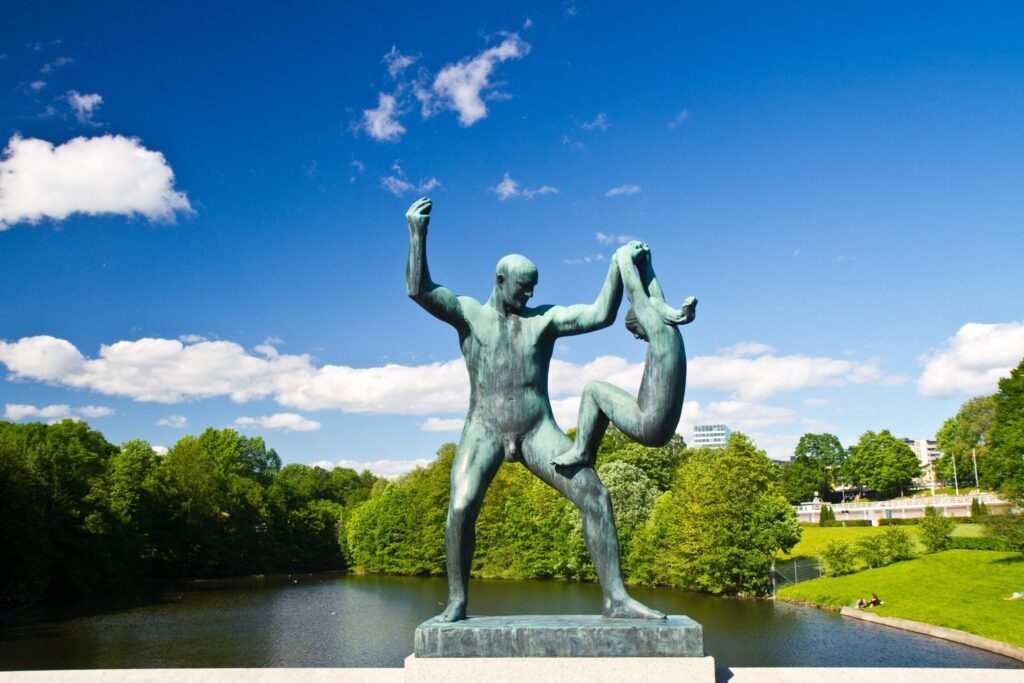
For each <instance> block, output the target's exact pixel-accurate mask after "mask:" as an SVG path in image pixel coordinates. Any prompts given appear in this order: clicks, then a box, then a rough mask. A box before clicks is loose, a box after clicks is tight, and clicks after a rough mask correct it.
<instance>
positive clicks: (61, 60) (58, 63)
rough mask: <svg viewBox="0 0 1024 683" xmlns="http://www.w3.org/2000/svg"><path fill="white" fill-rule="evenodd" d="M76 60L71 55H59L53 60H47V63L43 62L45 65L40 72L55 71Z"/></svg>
mask: <svg viewBox="0 0 1024 683" xmlns="http://www.w3.org/2000/svg"><path fill="white" fill-rule="evenodd" d="M74 62H75V60H74V59H72V58H71V57H57V59H55V60H53V61H52V62H47V63H46V64H43V66H42V67H40V69H39V73H41V74H48V73H53V71H54V70H55V69H59V68H61V67H63V66H67V65H68V64H74Z"/></svg>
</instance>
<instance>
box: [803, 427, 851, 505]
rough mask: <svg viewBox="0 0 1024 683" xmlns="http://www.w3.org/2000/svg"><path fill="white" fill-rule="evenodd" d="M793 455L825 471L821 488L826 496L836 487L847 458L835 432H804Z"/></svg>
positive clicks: (822, 493)
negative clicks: (838, 476)
mask: <svg viewBox="0 0 1024 683" xmlns="http://www.w3.org/2000/svg"><path fill="white" fill-rule="evenodd" d="M793 457H794V459H796V458H806V459H808V460H810V461H811V462H814V463H815V464H816V465H817V466H818V467H819V468H820V469H821V470H823V471H824V473H825V479H824V481H822V488H821V489H820V490H821V495H822V497H824V495H825V494H826V493H827V492H830V491H833V490H834V489H835V488H836V477H837V475H838V472H839V469H840V468H841V466H842V464H843V461H844V460H846V450H845V449H843V445H842V444H841V443H839V438H838V437H836V435H834V434H827V433H826V434H804V435H803V436H802V437H800V442H799V443H797V445H796V450H795V451H793Z"/></svg>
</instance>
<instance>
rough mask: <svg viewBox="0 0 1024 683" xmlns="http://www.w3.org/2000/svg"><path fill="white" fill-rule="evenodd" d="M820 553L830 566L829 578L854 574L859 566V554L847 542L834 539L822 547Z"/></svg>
mask: <svg viewBox="0 0 1024 683" xmlns="http://www.w3.org/2000/svg"><path fill="white" fill-rule="evenodd" d="M819 552H820V553H821V559H823V560H825V564H826V565H827V566H828V573H829V576H842V575H843V574H852V573H853V571H854V568H855V567H856V565H857V554H856V553H855V552H854V550H853V548H852V547H851V546H850V544H849V543H847V542H846V541H841V540H839V539H837V538H834V539H832V540H830V541H829V542H828V543H826V544H825V545H824V546H822V548H821V550H820V551H819Z"/></svg>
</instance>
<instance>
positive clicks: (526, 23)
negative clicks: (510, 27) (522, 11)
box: [523, 17, 533, 28]
mask: <svg viewBox="0 0 1024 683" xmlns="http://www.w3.org/2000/svg"><path fill="white" fill-rule="evenodd" d="M531 26H533V19H531V18H530V17H526V21H524V22H523V28H530V27H531Z"/></svg>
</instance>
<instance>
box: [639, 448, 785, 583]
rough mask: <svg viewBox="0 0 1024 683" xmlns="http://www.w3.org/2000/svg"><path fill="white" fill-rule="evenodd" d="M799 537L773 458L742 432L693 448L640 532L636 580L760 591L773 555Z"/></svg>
mask: <svg viewBox="0 0 1024 683" xmlns="http://www.w3.org/2000/svg"><path fill="white" fill-rule="evenodd" d="M799 538H800V527H799V525H798V524H797V522H796V514H795V513H794V511H793V508H792V507H791V506H790V505H789V504H788V503H787V502H786V499H785V497H784V496H783V494H782V493H781V491H780V489H779V486H778V482H777V481H776V475H775V469H774V467H773V465H772V462H771V461H770V460H769V459H768V458H767V457H766V456H765V454H764V451H760V450H758V449H757V448H756V447H755V446H754V444H753V443H752V442H751V441H750V440H749V439H748V438H747V437H746V436H745V435H743V434H741V433H739V432H734V433H733V434H732V436H731V437H730V439H729V443H728V445H727V446H726V447H725V448H701V449H697V450H692V451H689V453H688V454H687V457H686V458H685V460H684V462H683V465H682V466H681V467H680V469H679V474H678V478H677V480H676V482H675V484H674V486H673V489H672V490H671V491H670V492H669V493H667V494H665V495H664V496H662V497H661V498H659V499H658V501H657V503H656V504H655V506H654V511H653V513H652V515H651V519H650V520H649V522H648V523H647V524H646V525H645V526H644V527H643V528H642V529H641V530H640V531H639V532H638V534H637V539H636V541H635V545H634V552H633V554H632V555H633V556H632V557H631V565H632V566H633V567H634V577H635V578H636V579H637V580H640V581H644V582H649V583H660V584H674V585H683V586H688V587H692V588H697V589H700V590H706V591H708V592H712V593H759V592H763V591H764V590H765V589H766V588H767V583H768V574H769V570H770V567H771V563H772V559H773V558H774V557H775V555H776V554H777V553H778V552H779V551H787V550H789V549H790V548H792V547H793V545H795V544H796V542H797V541H798V540H799Z"/></svg>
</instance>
